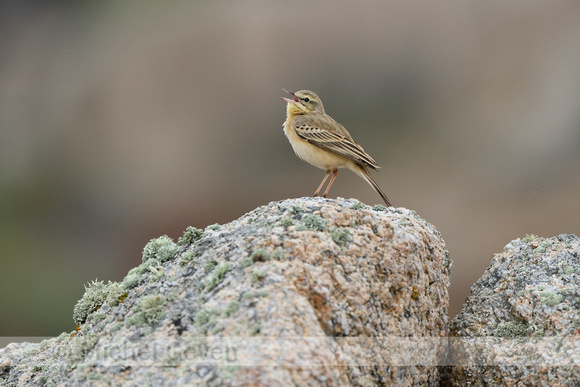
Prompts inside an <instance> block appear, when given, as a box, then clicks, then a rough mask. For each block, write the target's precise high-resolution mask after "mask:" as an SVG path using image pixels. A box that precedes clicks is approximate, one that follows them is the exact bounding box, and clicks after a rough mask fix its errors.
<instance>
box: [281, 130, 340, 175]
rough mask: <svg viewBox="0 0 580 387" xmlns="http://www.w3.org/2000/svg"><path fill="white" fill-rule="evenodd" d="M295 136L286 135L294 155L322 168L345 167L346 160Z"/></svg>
mask: <svg viewBox="0 0 580 387" xmlns="http://www.w3.org/2000/svg"><path fill="white" fill-rule="evenodd" d="M296 137H297V138H293V139H291V138H290V137H288V139H289V140H290V144H292V148H293V149H294V152H295V153H296V155H297V156H298V157H300V158H301V159H302V160H304V161H306V162H307V163H310V164H312V165H314V166H315V167H318V168H320V169H324V170H329V169H339V168H345V167H347V164H348V163H349V162H348V160H346V159H344V158H342V157H338V156H336V155H334V154H332V153H330V152H328V151H325V150H322V149H320V148H318V147H317V146H315V145H312V144H310V143H308V142H306V141H304V140H302V139H300V138H298V136H296Z"/></svg>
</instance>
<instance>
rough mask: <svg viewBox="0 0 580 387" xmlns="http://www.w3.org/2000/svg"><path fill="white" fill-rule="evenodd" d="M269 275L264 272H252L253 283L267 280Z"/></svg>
mask: <svg viewBox="0 0 580 387" xmlns="http://www.w3.org/2000/svg"><path fill="white" fill-rule="evenodd" d="M267 275H268V274H267V273H266V272H265V271H263V270H254V271H253V272H252V283H256V282H258V281H259V280H261V279H263V278H265V277H266V276H267Z"/></svg>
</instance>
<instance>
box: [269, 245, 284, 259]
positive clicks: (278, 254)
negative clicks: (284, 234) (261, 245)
mask: <svg viewBox="0 0 580 387" xmlns="http://www.w3.org/2000/svg"><path fill="white" fill-rule="evenodd" d="M285 255H286V251H284V249H283V248H282V247H280V246H278V247H276V248H275V249H274V251H273V252H272V258H273V259H275V260H277V261H281V260H283V259H284V256H285Z"/></svg>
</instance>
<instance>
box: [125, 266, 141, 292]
mask: <svg viewBox="0 0 580 387" xmlns="http://www.w3.org/2000/svg"><path fill="white" fill-rule="evenodd" d="M140 281H141V276H140V275H139V273H138V272H136V271H132V270H130V271H129V273H128V274H127V275H126V276H125V278H123V282H121V286H122V287H123V289H124V290H125V291H129V290H131V289H133V288H134V287H135V286H137V285H139V282H140Z"/></svg>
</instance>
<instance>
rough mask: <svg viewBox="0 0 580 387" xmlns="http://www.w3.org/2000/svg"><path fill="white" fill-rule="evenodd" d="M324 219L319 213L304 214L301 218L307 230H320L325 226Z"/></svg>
mask: <svg viewBox="0 0 580 387" xmlns="http://www.w3.org/2000/svg"><path fill="white" fill-rule="evenodd" d="M326 223H328V222H327V221H326V220H324V219H322V217H320V216H319V215H306V216H304V217H303V218H302V225H303V226H304V227H306V228H307V229H308V230H312V231H322V230H324V227H326Z"/></svg>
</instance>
